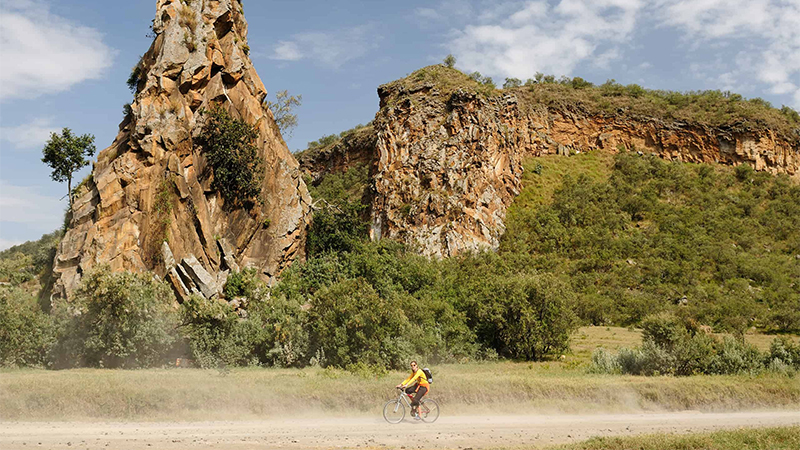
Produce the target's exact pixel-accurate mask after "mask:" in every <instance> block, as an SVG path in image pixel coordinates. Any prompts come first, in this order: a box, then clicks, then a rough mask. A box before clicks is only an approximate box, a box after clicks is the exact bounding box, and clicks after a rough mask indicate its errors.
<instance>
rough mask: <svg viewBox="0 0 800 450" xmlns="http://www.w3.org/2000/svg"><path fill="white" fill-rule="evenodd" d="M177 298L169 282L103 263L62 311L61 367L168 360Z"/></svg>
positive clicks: (142, 364) (152, 363)
mask: <svg viewBox="0 0 800 450" xmlns="http://www.w3.org/2000/svg"><path fill="white" fill-rule="evenodd" d="M174 305H175V298H174V296H173V294H172V290H171V289H170V288H169V286H167V284H166V283H163V282H159V281H156V280H154V279H153V278H152V277H150V276H148V275H143V274H133V273H130V272H121V273H112V272H111V270H110V268H109V267H108V266H100V267H97V268H95V269H93V270H91V271H89V272H88V273H87V274H85V275H84V277H83V279H82V280H81V284H80V286H79V288H78V289H77V290H76V291H75V293H74V297H73V299H72V300H71V302H70V304H68V305H61V306H60V309H59V310H58V311H57V314H58V316H59V317H60V321H61V328H60V330H59V334H60V336H59V341H60V342H59V349H58V350H59V352H58V356H59V358H58V361H57V365H58V366H75V365H87V366H92V367H109V368H117V367H122V368H137V367H155V366H159V365H161V364H163V363H164V362H165V361H166V359H167V357H168V355H169V354H170V353H171V352H172V351H173V350H174V348H173V345H174V344H175V342H176V339H177V333H176V327H177V325H178V322H177V315H176V314H175V309H174Z"/></svg>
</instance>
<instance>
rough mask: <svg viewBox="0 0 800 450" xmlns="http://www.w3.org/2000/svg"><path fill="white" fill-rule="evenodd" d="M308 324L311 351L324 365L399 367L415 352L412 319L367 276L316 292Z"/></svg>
mask: <svg viewBox="0 0 800 450" xmlns="http://www.w3.org/2000/svg"><path fill="white" fill-rule="evenodd" d="M309 324H310V335H311V342H312V351H313V353H314V354H315V355H316V356H317V358H318V360H319V362H320V364H321V365H322V366H337V367H342V368H345V367H348V366H351V365H353V364H356V363H363V364H367V365H375V366H384V367H388V368H394V369H399V368H401V367H404V366H405V365H406V363H407V359H408V358H409V356H410V355H411V348H412V345H411V342H410V341H411V340H413V335H412V334H411V333H410V331H411V327H410V323H409V321H408V318H407V317H406V316H405V314H403V311H402V310H401V309H400V308H399V307H398V306H397V305H394V304H392V303H391V302H389V301H387V300H386V299H383V298H381V297H380V296H379V295H378V293H377V292H376V291H375V290H374V289H373V288H372V286H370V285H369V284H368V283H366V282H365V280H358V279H354V280H345V281H341V282H338V283H335V284H333V285H331V286H330V287H326V288H323V289H322V290H320V291H319V292H317V294H316V295H315V296H314V297H313V298H312V299H311V309H310V310H309Z"/></svg>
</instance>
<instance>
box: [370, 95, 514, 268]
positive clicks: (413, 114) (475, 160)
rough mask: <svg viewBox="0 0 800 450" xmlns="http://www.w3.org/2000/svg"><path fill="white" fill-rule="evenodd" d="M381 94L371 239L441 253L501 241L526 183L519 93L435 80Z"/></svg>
mask: <svg viewBox="0 0 800 450" xmlns="http://www.w3.org/2000/svg"><path fill="white" fill-rule="evenodd" d="M378 92H379V95H380V97H381V106H382V108H381V111H380V112H379V113H378V116H377V117H376V120H375V127H376V131H377V145H376V157H375V160H376V161H377V162H376V167H375V170H374V175H373V181H374V183H373V184H374V190H375V192H374V200H373V202H372V227H371V235H372V238H373V239H381V238H391V239H399V240H402V241H404V242H406V243H407V244H409V245H410V246H411V248H415V249H417V250H418V251H419V252H420V253H422V254H424V255H428V256H437V257H447V256H453V255H457V254H459V253H463V252H465V251H475V250H481V249H486V248H495V247H497V246H498V245H499V242H500V236H501V235H502V234H503V231H504V230H505V227H504V221H505V214H506V209H507V207H508V205H510V204H511V202H512V201H513V199H514V197H515V196H517V195H518V194H519V192H520V189H521V182H520V181H521V177H522V157H523V154H522V153H520V152H519V147H520V146H521V145H522V144H523V141H522V136H520V135H518V134H515V133H511V132H510V131H509V127H516V126H517V122H519V121H521V120H522V115H521V114H520V113H519V108H518V106H517V104H516V99H515V98H513V97H497V98H492V99H490V100H486V99H484V98H482V97H480V96H479V95H478V94H476V93H470V92H466V91H458V92H456V93H454V94H453V95H452V96H442V95H439V92H437V88H436V86H434V85H432V84H422V85H420V86H417V87H415V88H414V89H412V90H408V91H404V90H400V91H396V90H393V89H392V87H391V86H383V87H381V89H379V91H378ZM390 104H391V105H390Z"/></svg>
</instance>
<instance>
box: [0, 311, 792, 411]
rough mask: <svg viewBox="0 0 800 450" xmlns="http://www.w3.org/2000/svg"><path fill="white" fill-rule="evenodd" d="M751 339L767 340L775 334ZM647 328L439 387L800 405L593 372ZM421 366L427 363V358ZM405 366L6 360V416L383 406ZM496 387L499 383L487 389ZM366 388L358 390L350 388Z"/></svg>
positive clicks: (487, 399)
mask: <svg viewBox="0 0 800 450" xmlns="http://www.w3.org/2000/svg"><path fill="white" fill-rule="evenodd" d="M747 338H748V340H750V342H753V343H754V344H756V345H758V346H759V347H761V348H765V347H768V346H769V342H771V336H763V335H752V336H748V337H747ZM640 341H641V333H640V332H639V331H637V330H629V329H626V328H618V327H583V328H581V329H579V330H578V331H577V332H576V333H575V335H574V336H573V339H572V347H573V352H572V353H571V354H569V355H567V356H566V358H565V360H564V361H554V362H543V363H523V362H511V361H504V362H485V363H465V364H445V365H437V366H433V369H434V378H435V382H434V384H433V386H432V391H431V395H432V396H433V397H434V398H436V399H437V400H439V401H440V402H441V403H442V405H443V408H446V410H447V411H448V414H459V413H465V414H469V413H470V411H474V408H475V406H480V409H481V410H485V411H490V412H497V413H523V412H528V413H543V412H566V413H582V412H638V411H662V410H666V411H674V410H686V409H694V410H702V411H724V410H736V409H748V410H751V409H758V408H796V407H797V405H798V404H800V378H787V377H784V376H777V375H770V374H765V375H761V376H755V377H753V376H695V377H636V376H616V375H592V374H587V373H586V371H585V368H586V367H587V366H588V361H589V358H590V355H591V352H592V351H593V350H594V349H595V348H597V347H598V346H602V347H605V348H607V349H610V350H616V349H618V348H620V347H623V346H624V347H633V346H635V345H638V344H639V343H640ZM423 364H424V361H423ZM405 376H406V374H405V373H402V372H390V373H386V374H380V373H379V374H369V373H362V374H353V373H350V372H346V371H342V370H336V369H320V368H317V367H309V368H305V369H263V368H247V369H233V370H200V369H153V370H133V371H125V370H98V369H80V370H67V371H46V370H27V369H26V370H0V420H64V419H75V420H80V419H125V420H224V419H229V418H232V417H235V418H237V419H242V420H243V419H248V418H252V419H257V418H265V417H274V416H283V415H290V416H291V415H302V414H306V413H309V412H311V413H313V412H318V411H334V412H343V411H348V413H349V414H352V413H355V414H379V408H380V406H381V405H382V404H383V402H384V401H385V400H386V399H388V398H389V397H391V396H392V395H393V392H394V391H393V386H394V385H395V384H397V383H398V382H399V381H401V380H402V379H403V378H405ZM487 386H491V389H487ZM354 390H355V391H357V392H358V394H357V395H353V394H352V393H353V392H354Z"/></svg>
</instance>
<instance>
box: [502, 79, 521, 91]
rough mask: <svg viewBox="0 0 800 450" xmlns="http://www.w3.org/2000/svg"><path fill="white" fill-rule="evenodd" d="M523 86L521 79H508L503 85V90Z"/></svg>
mask: <svg viewBox="0 0 800 450" xmlns="http://www.w3.org/2000/svg"><path fill="white" fill-rule="evenodd" d="M520 86H522V80H520V79H519V78H506V82H505V83H503V89H509V88H515V87H520Z"/></svg>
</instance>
